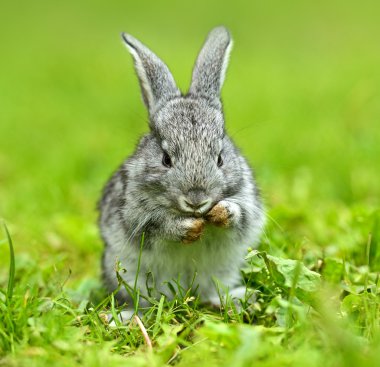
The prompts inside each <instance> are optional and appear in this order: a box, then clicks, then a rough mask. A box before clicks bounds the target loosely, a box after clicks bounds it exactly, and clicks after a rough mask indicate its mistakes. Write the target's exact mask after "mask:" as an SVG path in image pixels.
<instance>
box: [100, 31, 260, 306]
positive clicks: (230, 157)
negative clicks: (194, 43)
mask: <svg viewBox="0 0 380 367" xmlns="http://www.w3.org/2000/svg"><path fill="white" fill-rule="evenodd" d="M122 38H123V40H124V43H125V45H126V46H127V48H128V50H129V52H130V53H131V54H132V56H133V59H134V65H135V69H136V73H137V76H138V79H139V82H140V87H141V92H142V98H143V101H144V103H145V105H146V107H147V110H148V114H149V128H150V132H149V133H148V134H146V135H145V136H143V137H142V138H141V140H140V141H139V143H138V144H137V147H136V149H135V152H134V153H133V154H132V155H131V156H130V157H129V158H127V159H126V160H125V161H124V163H122V165H121V166H120V168H119V169H118V170H117V171H116V172H115V173H114V174H113V176H112V177H111V179H110V180H109V182H108V183H107V184H106V185H105V188H104V190H103V194H102V197H101V199H100V201H99V211H100V216H99V226H100V232H101V236H102V238H103V240H104V243H105V249H104V253H103V259H102V271H103V280H104V283H105V285H106V287H107V289H108V291H109V292H113V291H114V290H115V289H117V287H118V279H117V275H116V271H115V269H116V264H119V265H120V267H121V268H122V269H125V271H124V272H119V274H120V276H121V277H122V279H123V280H124V282H125V283H126V284H128V285H129V286H130V287H131V288H133V287H134V286H135V285H137V288H139V290H140V293H141V296H143V297H144V296H145V297H147V295H148V294H149V295H150V296H151V297H159V296H160V294H164V295H166V296H168V297H172V294H171V292H170V289H173V288H172V287H170V288H169V285H168V282H171V283H172V284H177V285H178V286H179V287H181V288H182V289H186V290H187V289H192V290H193V292H194V294H196V295H197V296H199V298H200V300H201V302H202V303H205V304H211V305H214V306H216V307H218V306H220V305H221V302H222V300H221V298H222V297H221V296H220V295H221V294H226V295H228V294H231V295H233V296H234V297H238V298H242V297H244V292H245V288H244V286H242V279H241V274H240V268H241V266H242V264H243V262H244V255H245V253H246V251H247V248H248V247H249V246H250V247H252V246H255V245H257V243H258V239H259V236H260V233H261V232H262V229H263V225H264V222H265V213H264V209H263V204H262V200H261V197H260V194H259V189H258V187H257V185H256V183H255V180H254V177H253V173H252V170H251V168H250V167H249V165H248V163H247V161H246V160H245V158H244V157H243V156H242V155H241V154H240V153H239V150H238V149H237V148H236V146H235V145H234V143H233V142H232V141H231V139H230V138H229V136H228V135H227V134H226V130H225V126H224V116H223V109H222V102H221V97H220V92H221V88H222V85H223V82H224V79H225V73H226V68H227V64H228V58H229V54H230V51H231V47H232V39H231V36H230V33H229V31H228V30H227V29H226V28H225V27H222V26H220V27H217V28H214V29H213V30H212V31H211V32H210V33H209V34H208V36H207V38H206V41H205V43H204V45H203V47H202V49H201V51H200V53H199V56H198V58H197V60H196V63H195V66H194V69H193V73H192V80H191V86H190V88H189V91H188V93H187V94H182V93H181V92H180V90H179V89H178V87H177V86H176V83H175V81H174V79H173V76H172V74H171V73H170V71H169V69H168V67H167V66H166V65H165V64H164V63H163V62H162V61H161V60H160V59H159V58H158V57H157V56H156V55H155V54H154V53H153V52H152V51H151V50H150V49H148V48H147V47H146V46H145V45H143V44H142V43H141V42H139V41H138V40H137V39H136V38H134V37H132V36H131V35H129V34H125V33H123V34H122ZM142 235H144V241H143V242H142V245H140V244H141V238H142ZM138 269H139V274H138V275H137V274H136V273H137V271H138ZM149 279H150V281H153V283H154V284H153V285H154V286H152V287H150V286H149ZM135 281H137V283H136V284H135ZM173 282H174V283H173ZM151 288H152V289H154V290H152V289H151ZM152 292H153V293H152ZM116 298H117V300H118V301H119V302H120V303H126V304H127V308H128V307H131V303H132V299H131V298H130V296H129V293H128V292H127V291H126V290H125V289H124V287H120V289H119V291H118V293H117V294H116ZM140 299H141V298H140ZM144 302H145V303H146V301H144V300H142V304H144Z"/></svg>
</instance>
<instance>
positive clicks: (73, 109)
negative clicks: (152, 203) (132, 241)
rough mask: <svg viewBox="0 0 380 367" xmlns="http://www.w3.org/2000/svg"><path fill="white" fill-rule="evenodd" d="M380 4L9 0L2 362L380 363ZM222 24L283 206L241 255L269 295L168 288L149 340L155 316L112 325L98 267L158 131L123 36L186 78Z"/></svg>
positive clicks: (246, 145) (240, 108)
mask: <svg viewBox="0 0 380 367" xmlns="http://www.w3.org/2000/svg"><path fill="white" fill-rule="evenodd" d="M379 12H380V3H378V2H376V1H363V2H356V1H353V0H352V1H351V0H349V1H340V0H337V1H325V0H323V1H319V2H315V3H309V2H306V1H301V0H295V1H289V2H283V1H280V0H273V1H269V2H260V1H248V0H247V1H243V0H235V1H233V2H227V1H226V2H221V1H216V0H212V1H207V2H205V1H200V0H195V1H193V2H189V3H182V2H178V1H169V0H165V1H149V2H138V1H110V2H90V1H86V0H80V1H66V2H53V1H37V2H26V1H21V2H8V3H6V4H3V5H2V6H1V15H0V31H1V32H0V41H1V57H0V70H1V72H0V218H1V219H2V220H4V223H5V225H6V228H7V229H8V231H9V234H10V237H9V238H8V237H7V232H6V229H5V226H3V225H1V228H0V254H1V256H0V366H28V367H29V366H39V367H40V366H42V367H44V366H49V365H54V366H105V365H107V366H119V365H120V366H121V365H122V366H136V367H137V366H164V365H166V364H172V365H178V366H193V365H195V366H232V365H233V366H234V367H240V366H250V365H252V366H253V365H255V366H256V365H257V366H305V365H308V366H309V367H313V366H324V367H330V366H372V365H373V366H375V365H378V361H379V360H380V290H379V285H380V284H379V271H380V185H379V180H380V174H379V167H380V128H379V126H378V125H379V123H380V67H379V65H380V48H379V35H380V22H379ZM218 24H224V25H226V26H227V27H229V29H230V30H231V33H232V35H233V38H234V41H235V45H234V50H233V51H232V54H231V60H230V66H229V70H228V75H227V78H226V82H225V86H224V88H223V101H224V108H225V115H226V124H227V130H228V131H229V133H230V135H231V136H232V137H233V139H234V140H235V142H236V143H237V145H238V146H239V147H240V148H241V150H242V152H243V154H244V155H245V156H246V157H247V159H248V160H249V162H250V163H251V164H252V165H253V166H254V168H255V171H256V176H257V180H258V182H259V185H260V187H261V191H262V195H263V198H264V201H265V205H266V208H267V212H268V220H267V226H266V229H265V234H264V235H263V236H262V239H261V242H260V246H259V248H258V251H253V250H252V251H247V260H246V266H245V267H244V269H242V274H243V275H244V278H245V280H246V282H247V285H248V287H249V289H252V291H253V292H254V296H253V297H251V299H250V300H248V301H247V302H242V305H241V312H238V310H237V309H236V308H234V305H233V304H231V303H228V302H227V304H226V305H224V307H223V308H222V309H221V310H220V311H219V310H211V309H208V308H206V307H204V306H202V305H201V303H200V302H199V300H198V299H196V298H193V297H191V295H190V294H187V293H186V291H185V290H184V291H183V292H182V293H181V294H178V295H177V297H176V298H175V299H174V300H172V301H169V300H168V299H166V298H165V297H162V298H161V299H158V300H152V306H151V307H150V308H149V309H147V310H144V312H143V313H142V314H140V318H141V322H142V324H143V325H144V327H145V328H146V330H147V333H148V336H149V339H150V340H151V342H152V347H151V348H150V347H149V345H148V344H147V340H148V339H146V338H144V335H143V332H142V331H143V328H142V327H140V326H139V325H138V323H137V321H134V322H132V323H131V324H128V325H122V324H120V323H118V322H116V325H110V324H109V322H108V321H107V315H109V314H113V315H116V314H117V313H118V311H119V309H118V308H117V307H116V306H115V304H114V303H113V300H112V297H108V296H107V294H106V293H105V292H104V290H103V289H102V285H101V281H100V259H101V255H102V243H101V241H100V237H99V234H98V229H97V225H96V221H97V211H96V202H97V200H98V199H99V196H100V192H101V189H102V186H103V185H104V183H105V182H106V180H107V179H108V177H109V176H110V175H111V173H112V172H113V170H114V169H116V167H117V166H118V165H119V164H120V163H121V161H122V160H123V159H124V157H125V156H127V155H128V154H130V153H131V152H132V151H133V149H134V146H135V144H136V142H137V140H138V138H139V137H140V136H141V134H143V133H144V132H146V131H147V129H148V126H147V113H146V111H145V109H144V106H143V103H142V101H141V97H140V90H139V86H138V81H137V78H136V76H135V74H134V70H133V66H132V60H131V57H130V55H129V54H128V52H127V50H126V49H125V47H124V46H123V45H122V42H121V38H120V33H121V31H127V32H129V33H131V34H133V35H134V36H136V37H137V38H139V39H141V40H142V41H143V42H145V43H146V44H147V45H148V46H149V47H150V48H151V49H153V50H154V51H155V52H156V53H157V54H158V55H159V56H160V57H162V59H163V60H164V61H165V62H166V63H167V64H168V66H169V68H170V69H171V71H172V72H173V74H174V76H175V78H176V80H177V81H178V84H179V85H180V87H181V88H182V89H183V90H186V89H187V87H188V83H189V80H190V75H191V68H192V65H193V62H194V60H195V57H196V54H197V52H198V50H199V48H200V46H201V44H202V42H203V40H204V37H205V35H206V34H207V32H208V31H209V30H210V29H211V28H212V27H214V26H215V25H218ZM3 227H4V228H3ZM12 243H13V246H11V244H12ZM251 245H252V244H249V243H247V247H249V246H251ZM11 249H13V250H14V257H13V256H11V253H12V251H11ZM12 264H13V265H14V264H15V272H14V274H13V272H12V271H10V269H12Z"/></svg>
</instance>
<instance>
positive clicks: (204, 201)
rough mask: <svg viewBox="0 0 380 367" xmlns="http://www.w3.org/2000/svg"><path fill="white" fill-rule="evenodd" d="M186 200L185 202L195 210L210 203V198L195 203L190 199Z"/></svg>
mask: <svg viewBox="0 0 380 367" xmlns="http://www.w3.org/2000/svg"><path fill="white" fill-rule="evenodd" d="M184 201H185V204H186V205H187V206H188V207H189V208H191V209H194V210H197V209H201V208H202V207H204V206H205V205H207V204H208V203H209V199H206V200H203V201H201V202H200V203H199V202H195V203H193V202H191V201H190V200H189V199H185V200H184Z"/></svg>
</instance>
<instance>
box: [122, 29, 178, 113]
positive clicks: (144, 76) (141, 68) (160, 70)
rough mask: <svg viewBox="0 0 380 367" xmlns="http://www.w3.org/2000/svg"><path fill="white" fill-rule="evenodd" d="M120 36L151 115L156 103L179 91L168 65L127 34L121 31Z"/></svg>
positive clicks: (176, 94) (173, 95)
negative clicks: (130, 55)
mask: <svg viewBox="0 0 380 367" xmlns="http://www.w3.org/2000/svg"><path fill="white" fill-rule="evenodd" d="M122 37H123V40H124V42H125V44H126V46H127V47H128V50H129V52H130V53H131V54H132V56H133V59H134V62H135V69H136V72H137V76H138V77H139V81H140V87H141V92H142V97H143V100H144V103H145V105H146V106H147V108H148V110H149V113H150V114H151V115H152V114H153V113H154V111H155V109H156V107H157V105H158V103H160V102H163V101H167V100H169V99H171V98H173V97H177V96H180V95H181V93H180V91H179V89H178V87H177V86H176V84H175V81H174V78H173V76H172V74H171V73H170V71H169V69H168V67H167V66H166V65H165V64H164V63H163V62H162V61H161V60H160V59H159V58H158V57H157V56H156V55H155V54H154V53H153V52H152V51H151V50H149V49H148V48H147V47H146V46H144V45H143V44H142V43H141V42H140V41H138V40H137V39H136V38H134V37H132V36H131V35H129V34H126V33H122Z"/></svg>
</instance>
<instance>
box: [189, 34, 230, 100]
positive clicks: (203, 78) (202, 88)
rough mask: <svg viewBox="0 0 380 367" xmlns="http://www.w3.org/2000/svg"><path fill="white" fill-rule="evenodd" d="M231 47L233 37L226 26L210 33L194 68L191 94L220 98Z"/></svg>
mask: <svg viewBox="0 0 380 367" xmlns="http://www.w3.org/2000/svg"><path fill="white" fill-rule="evenodd" d="M231 48H232V39H231V36H230V33H229V32H228V30H227V29H226V28H225V27H217V28H214V29H213V30H212V31H211V32H210V33H209V35H208V36H207V39H206V42H205V44H204V45H203V47H202V49H201V51H200V53H199V56H198V59H197V61H196V63H195V66H194V69H193V77H192V81H191V86H190V90H189V94H194V95H200V96H202V97H206V98H209V99H214V98H219V96H220V90H221V89H222V85H223V82H224V77H225V74H226V69H227V64H228V58H229V54H230V51H231Z"/></svg>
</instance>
